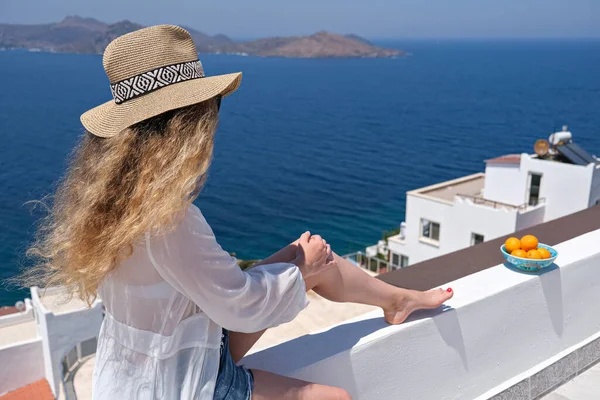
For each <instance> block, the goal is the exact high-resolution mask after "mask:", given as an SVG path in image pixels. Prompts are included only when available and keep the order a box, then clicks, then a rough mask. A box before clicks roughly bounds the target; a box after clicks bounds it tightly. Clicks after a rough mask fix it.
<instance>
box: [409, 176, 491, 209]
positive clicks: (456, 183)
mask: <svg viewBox="0 0 600 400" xmlns="http://www.w3.org/2000/svg"><path fill="white" fill-rule="evenodd" d="M484 181H485V174H484V173H477V174H474V175H469V176H464V177H462V178H458V179H453V180H451V181H446V182H442V183H438V184H436V185H431V186H427V187H424V188H420V189H416V190H412V191H410V192H408V193H407V195H417V196H422V197H429V198H432V199H434V200H442V201H444V202H447V203H452V202H454V197H455V196H456V195H459V194H462V195H468V196H479V195H480V194H481V191H482V190H483V185H484Z"/></svg>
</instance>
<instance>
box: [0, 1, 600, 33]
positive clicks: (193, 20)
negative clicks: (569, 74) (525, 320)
mask: <svg viewBox="0 0 600 400" xmlns="http://www.w3.org/2000/svg"><path fill="white" fill-rule="evenodd" d="M67 15H80V16H85V17H93V18H96V19H99V20H101V21H104V22H115V21H119V20H123V19H129V20H131V21H134V22H138V23H140V24H143V25H153V24H159V23H171V24H177V25H185V26H189V27H192V28H194V29H197V30H199V31H202V32H205V33H209V34H217V33H224V34H226V35H229V36H231V37H233V38H256V37H263V36H275V35H281V36H288V35H304V34H310V33H314V32H317V31H320V30H328V31H332V32H336V33H341V34H346V33H355V34H359V35H362V36H364V37H367V38H381V39H384V38H390V39H391V38H397V39H400V38H576V37H594V38H600V0H362V1H356V0H303V1H286V0H160V1H159V0H96V1H88V0H0V23H27V24H36V23H47V22H56V21H59V20H61V19H63V18H64V17H65V16H67Z"/></svg>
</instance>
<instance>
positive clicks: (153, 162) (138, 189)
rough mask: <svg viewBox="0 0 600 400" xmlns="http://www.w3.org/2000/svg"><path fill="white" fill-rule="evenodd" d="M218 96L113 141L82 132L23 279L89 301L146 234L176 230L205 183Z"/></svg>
mask: <svg viewBox="0 0 600 400" xmlns="http://www.w3.org/2000/svg"><path fill="white" fill-rule="evenodd" d="M217 124H218V106H217V101H215V99H211V100H208V101H205V102H203V103H200V104H196V105H193V106H189V107H185V108H181V109H177V110H173V111H169V112H166V113H164V114H161V115H158V116H156V117H153V118H150V119H148V120H146V121H142V122H140V123H138V124H136V125H133V126H131V127H130V128H127V129H125V130H124V131H122V132H121V133H120V134H118V135H116V136H114V137H111V138H100V137H97V136H94V135H92V134H90V133H86V134H85V135H84V136H83V138H82V140H81V142H80V143H79V145H78V146H77V147H76V148H75V150H74V153H73V156H72V161H71V164H70V166H69V168H68V170H67V172H66V174H65V177H64V178H63V179H62V181H61V182H60V183H59V186H58V189H57V191H56V194H55V196H54V198H53V201H52V204H51V206H49V213H48V215H47V217H46V218H44V219H43V220H42V222H41V224H40V227H39V229H38V231H37V234H36V239H35V241H34V243H33V244H32V246H31V247H30V248H29V249H28V251H27V254H28V255H29V256H32V257H33V258H34V260H35V263H34V266H33V267H32V268H29V269H28V270H26V271H25V273H24V274H23V276H22V279H21V280H20V282H21V283H22V284H24V285H27V286H33V285H40V286H45V287H49V286H55V285H62V286H64V287H65V288H66V289H67V292H68V293H69V294H70V295H73V294H75V295H77V296H78V297H79V298H81V299H82V300H84V301H86V302H87V303H88V304H91V303H92V302H93V301H94V300H95V298H96V296H97V294H96V292H97V288H98V285H99V284H100V283H101V281H102V280H103V279H104V277H105V276H106V275H107V274H108V273H109V272H111V271H113V270H114V269H115V268H117V266H118V265H119V263H120V262H121V261H122V260H123V259H124V258H126V257H128V256H129V255H131V253H132V252H133V245H134V243H135V242H136V240H138V239H139V238H140V237H141V236H142V235H143V234H144V233H145V232H151V233H152V234H161V233H165V232H167V231H169V230H170V229H171V228H173V227H174V226H175V225H176V224H177V223H178V222H179V220H180V218H182V216H183V211H185V209H186V208H187V206H188V205H189V204H190V203H191V202H192V201H193V200H194V199H195V198H196V196H197V195H198V193H199V190H200V188H201V187H202V184H203V183H204V180H205V177H206V173H207V170H208V167H209V165H210V162H211V159H212V153H213V144H214V134H215V131H216V128H217Z"/></svg>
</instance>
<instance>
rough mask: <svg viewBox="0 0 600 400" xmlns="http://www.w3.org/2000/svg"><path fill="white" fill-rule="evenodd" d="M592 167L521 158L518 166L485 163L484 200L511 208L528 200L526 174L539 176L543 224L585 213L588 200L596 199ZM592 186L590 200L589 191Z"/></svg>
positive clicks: (599, 184) (597, 191) (599, 186)
mask: <svg viewBox="0 0 600 400" xmlns="http://www.w3.org/2000/svg"><path fill="white" fill-rule="evenodd" d="M595 170H596V166H595V165H594V164H590V165H588V166H579V165H574V164H566V163H561V162H555V161H545V160H539V159H537V158H533V157H531V156H529V155H528V154H522V155H521V163H520V164H493V163H489V164H488V165H487V166H486V169H485V188H484V197H485V198H486V199H488V200H492V201H499V202H502V203H508V204H513V205H522V204H525V203H526V202H527V200H528V199H529V197H528V196H529V194H528V193H527V184H528V180H529V174H530V173H541V174H542V181H541V187H540V197H544V198H545V199H546V210H545V213H544V221H550V220H553V219H555V218H559V217H562V216H565V215H568V214H572V213H574V212H577V211H581V210H584V209H586V208H587V207H588V206H589V205H590V202H591V200H592V199H591V197H594V198H596V197H598V198H600V177H598V178H596V177H594V178H595V179H598V181H596V182H594V183H592V175H594V172H595ZM592 185H595V186H596V187H597V188H596V189H594V193H592V195H593V196H590V193H591V192H590V188H591V187H592Z"/></svg>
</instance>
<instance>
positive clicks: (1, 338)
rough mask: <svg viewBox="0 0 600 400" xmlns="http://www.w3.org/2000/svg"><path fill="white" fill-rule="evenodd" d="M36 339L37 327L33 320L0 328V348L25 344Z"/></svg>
mask: <svg viewBox="0 0 600 400" xmlns="http://www.w3.org/2000/svg"><path fill="white" fill-rule="evenodd" d="M37 337H38V330H37V325H36V323H35V319H33V318H32V319H31V320H30V321H23V322H19V323H17V324H14V325H10V326H5V327H2V328H0V347H4V346H7V345H11V344H14V343H18V342H25V341H27V340H31V339H35V338H37Z"/></svg>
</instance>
